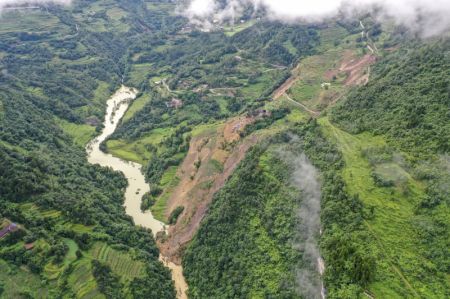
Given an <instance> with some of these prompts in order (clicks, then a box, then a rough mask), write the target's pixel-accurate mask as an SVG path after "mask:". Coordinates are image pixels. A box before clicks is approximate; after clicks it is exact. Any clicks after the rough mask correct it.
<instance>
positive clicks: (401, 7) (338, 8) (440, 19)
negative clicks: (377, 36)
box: [185, 0, 450, 35]
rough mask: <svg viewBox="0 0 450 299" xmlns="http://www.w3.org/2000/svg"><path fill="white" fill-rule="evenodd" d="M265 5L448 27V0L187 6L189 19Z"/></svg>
mask: <svg viewBox="0 0 450 299" xmlns="http://www.w3.org/2000/svg"><path fill="white" fill-rule="evenodd" d="M247 5H250V6H253V7H254V8H255V9H259V8H261V7H264V8H265V11H266V12H267V14H268V17H270V18H273V19H277V20H282V21H295V20H300V19H301V20H309V21H317V20H321V19H324V18H327V17H332V16H334V15H336V14H338V13H339V12H346V13H352V12H354V11H373V10H374V9H375V8H377V11H378V16H379V17H383V18H391V19H393V20H394V21H395V22H396V23H397V24H402V25H406V26H408V27H410V28H412V29H413V30H416V31H419V32H421V33H423V34H424V35H435V34H439V33H442V32H443V31H445V30H448V29H449V28H450V0H352V1H350V0H228V1H227V5H226V6H225V7H223V6H220V5H219V1H218V0H192V1H191V2H190V4H189V5H188V8H187V10H186V12H187V13H185V15H187V16H188V17H189V18H190V19H191V20H195V21H196V22H200V21H206V20H207V19H208V18H211V17H214V18H218V19H219V20H225V19H227V18H230V17H232V18H236V17H239V16H240V13H241V12H242V11H243V7H244V6H247Z"/></svg>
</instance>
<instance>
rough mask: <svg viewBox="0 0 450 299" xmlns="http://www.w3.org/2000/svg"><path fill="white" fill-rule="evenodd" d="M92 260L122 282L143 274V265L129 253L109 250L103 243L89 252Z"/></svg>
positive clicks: (97, 244) (96, 244)
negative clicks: (108, 268) (118, 277)
mask: <svg viewBox="0 0 450 299" xmlns="http://www.w3.org/2000/svg"><path fill="white" fill-rule="evenodd" d="M89 253H90V254H91V255H92V258H94V259H97V260H99V261H101V262H103V263H105V264H107V265H108V266H110V267H111V270H112V271H113V272H115V273H116V274H118V275H120V276H121V277H122V279H124V280H132V279H133V278H136V277H139V276H141V275H142V274H143V271H144V263H142V262H140V261H136V260H134V259H133V258H132V257H131V255H130V254H129V253H124V252H121V251H118V250H115V249H113V248H111V246H109V245H107V244H105V243H100V242H98V243H95V244H94V245H93V247H92V249H91V250H90V252H89Z"/></svg>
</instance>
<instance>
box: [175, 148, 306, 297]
mask: <svg viewBox="0 0 450 299" xmlns="http://www.w3.org/2000/svg"><path fill="white" fill-rule="evenodd" d="M261 155H263V151H262V150H261V149H255V150H253V151H252V152H251V153H250V154H248V155H247V157H246V159H245V160H244V161H243V162H242V163H241V164H240V166H239V167H238V169H237V170H236V172H235V174H234V175H233V177H232V178H231V179H230V181H229V182H228V183H227V185H226V186H225V187H224V188H223V189H222V190H221V191H219V193H218V194H216V196H215V199H214V202H213V204H212V206H211V207H210V212H209V214H208V216H206V219H205V220H204V222H203V223H202V226H201V228H200V230H199V231H198V233H197V235H196V237H195V239H194V240H193V241H192V243H191V245H190V246H189V247H188V249H187V251H186V253H185V256H184V259H183V266H184V269H185V270H184V272H185V276H186V279H187V281H188V283H189V296H190V297H192V298H219V297H221V298H236V297H240V298H241V297H243V298H263V297H268V296H272V297H277V298H292V297H294V296H295V295H294V294H295V287H294V280H295V277H294V275H293V269H292V267H294V266H295V265H296V264H297V263H298V262H297V261H298V258H299V253H298V252H296V251H295V250H294V248H293V247H292V246H291V245H290V242H289V240H290V239H292V238H293V236H294V233H293V232H294V227H295V207H296V206H297V203H296V198H295V197H293V196H292V194H289V193H288V192H287V191H286V190H284V189H283V186H285V185H286V183H285V182H284V179H283V178H282V177H279V176H280V175H282V176H283V177H284V176H285V174H283V165H282V163H273V162H272V161H270V163H271V164H270V167H264V169H261V168H260V167H259V166H258V165H259V163H260V159H262V157H261ZM272 159H275V158H272ZM277 165H278V166H277ZM272 166H273V167H272ZM206 231H208V233H206Z"/></svg>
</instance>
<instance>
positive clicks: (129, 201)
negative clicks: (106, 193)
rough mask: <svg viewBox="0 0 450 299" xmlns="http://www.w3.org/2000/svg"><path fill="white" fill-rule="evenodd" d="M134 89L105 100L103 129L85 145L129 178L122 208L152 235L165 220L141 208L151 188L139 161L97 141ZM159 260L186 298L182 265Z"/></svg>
mask: <svg viewBox="0 0 450 299" xmlns="http://www.w3.org/2000/svg"><path fill="white" fill-rule="evenodd" d="M136 95H137V90H135V89H133V88H129V87H126V86H122V87H121V88H120V89H119V90H118V91H117V92H116V93H115V94H114V95H112V96H111V98H110V99H109V100H108V101H107V103H106V104H107V109H106V116H105V121H104V123H103V124H104V129H103V131H102V133H101V134H100V135H99V136H97V137H96V138H94V139H93V140H92V141H91V142H89V144H88V145H87V146H86V151H87V154H88V161H89V163H91V164H99V165H101V166H104V167H111V168H112V169H114V170H116V171H120V172H122V173H123V174H124V175H125V177H126V179H127V180H128V187H127V189H126V190H125V202H124V206H125V210H126V213H127V214H128V215H130V216H131V217H132V218H133V220H134V223H135V225H139V226H142V227H145V228H149V229H151V230H152V232H153V235H156V234H157V233H158V232H160V231H164V230H166V227H165V225H164V223H162V222H160V221H158V220H156V219H155V218H154V217H153V215H152V213H151V212H150V211H148V212H142V211H141V199H142V195H144V194H145V193H146V192H148V191H150V186H149V185H148V184H147V183H146V181H145V177H144V175H143V174H142V172H141V168H142V165H140V164H138V163H134V162H130V161H124V160H122V159H119V158H117V157H114V156H113V155H111V154H107V153H104V152H103V151H101V150H100V144H101V143H102V142H103V141H105V140H106V138H108V137H109V136H110V135H111V134H112V133H114V131H115V130H116V128H117V126H118V125H119V123H120V120H121V119H122V117H123V116H124V115H125V112H126V111H127V109H128V106H129V105H130V104H131V102H132V101H133V100H134V99H135V98H136ZM160 260H161V261H162V262H163V263H164V265H165V266H166V267H168V268H169V269H171V270H172V279H173V280H174V282H175V288H176V290H177V298H180V299H185V298H187V296H186V290H187V284H186V282H185V280H184V277H183V269H182V268H181V266H178V265H175V264H173V263H171V262H168V261H167V259H166V258H164V257H163V256H160Z"/></svg>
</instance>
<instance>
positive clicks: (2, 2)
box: [0, 0, 71, 12]
mask: <svg viewBox="0 0 450 299" xmlns="http://www.w3.org/2000/svg"><path fill="white" fill-rule="evenodd" d="M70 2H71V0H0V12H2V11H4V10H8V9H11V8H13V9H17V8H20V7H24V6H27V5H28V6H35V5H40V4H51V3H53V4H63V5H68V4H70Z"/></svg>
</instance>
